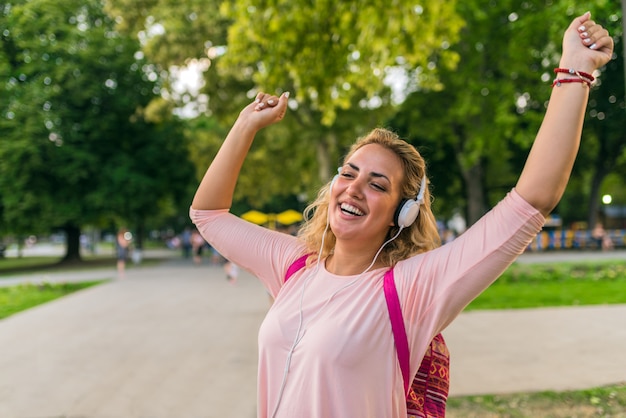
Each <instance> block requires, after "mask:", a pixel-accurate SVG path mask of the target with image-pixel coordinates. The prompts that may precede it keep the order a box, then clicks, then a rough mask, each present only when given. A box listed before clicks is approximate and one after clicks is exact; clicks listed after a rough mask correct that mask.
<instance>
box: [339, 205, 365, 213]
mask: <svg viewBox="0 0 626 418" xmlns="http://www.w3.org/2000/svg"><path fill="white" fill-rule="evenodd" d="M340 209H341V211H342V212H343V213H345V214H347V215H352V216H363V215H365V214H364V213H363V212H362V211H361V210H359V208H357V207H354V206H352V205H349V204H347V203H342V204H341V207H340Z"/></svg>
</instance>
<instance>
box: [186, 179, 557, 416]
mask: <svg viewBox="0 0 626 418" xmlns="http://www.w3.org/2000/svg"><path fill="white" fill-rule="evenodd" d="M190 216H191V218H192V220H193V222H194V223H195V224H196V226H197V227H198V229H199V230H200V232H201V233H202V235H203V236H204V237H205V239H206V240H207V241H208V242H209V243H210V244H211V245H212V246H214V247H215V248H216V249H217V250H218V251H219V252H220V253H221V254H222V255H224V256H225V257H226V258H228V259H229V260H231V261H233V262H235V263H236V264H238V265H240V266H242V267H243V268H245V269H246V270H248V271H249V272H251V273H252V274H253V275H255V276H256V277H258V278H259V279H260V280H261V281H262V282H263V284H264V285H265V286H266V288H267V289H268V291H269V292H270V294H271V295H272V296H273V297H274V298H275V302H274V304H273V305H272V307H271V309H270V310H269V312H268V313H267V315H266V317H265V320H264V321H263V323H262V325H261V328H260V331H259V370H258V385H257V387H258V389H257V390H258V393H257V398H258V417H260V418H268V417H272V416H275V417H280V418H293V417H299V418H314V417H315V418H329V417H359V418H367V417H371V418H398V417H406V404H405V394H404V388H403V380H402V373H401V371H400V366H399V364H398V360H397V356H396V351H395V346H394V340H393V334H392V331H391V323H390V319H389V314H388V311H387V307H386V302H385V296H384V293H383V276H384V273H385V271H386V268H382V269H377V270H372V271H369V272H367V273H365V274H362V275H355V276H337V275H335V274H332V273H330V272H328V271H327V270H326V268H325V266H324V260H322V262H321V263H319V265H317V263H314V264H313V265H311V266H310V267H307V268H304V269H302V270H300V271H298V272H296V273H295V274H294V275H293V276H292V277H291V278H290V279H289V280H288V281H287V283H285V282H284V278H285V273H286V271H287V269H288V267H289V266H290V265H291V263H293V262H294V261H295V260H296V259H297V258H298V257H300V256H302V255H303V254H304V253H306V251H307V250H306V249H305V247H304V245H303V244H302V242H301V241H300V240H298V239H297V238H295V237H293V236H290V235H287V234H283V233H280V232H276V231H272V230H269V229H266V228H262V227H260V226H256V225H254V224H251V223H249V222H246V221H244V220H242V219H240V218H238V217H236V216H234V215H232V214H230V213H228V211H227V210H213V211H206V210H194V209H191V211H190ZM544 221H545V219H544V217H543V216H542V215H541V214H540V213H539V212H538V211H537V210H536V209H535V208H534V207H532V206H531V205H530V204H529V203H527V202H526V201H525V200H524V199H523V198H522V197H521V196H520V195H519V194H518V193H517V192H516V191H515V190H512V191H511V192H510V193H509V194H507V196H506V197H505V198H504V199H503V200H502V201H501V202H500V203H499V204H498V205H497V206H496V207H495V208H494V209H492V210H491V211H490V212H489V213H487V214H486V215H485V216H483V217H482V219H480V220H479V221H478V222H476V223H475V224H474V225H473V226H472V227H470V228H469V229H468V230H467V231H466V232H465V233H463V234H462V235H461V236H460V237H458V238H457V239H455V240H454V241H452V242H450V243H449V244H446V245H444V246H442V247H440V248H437V249H434V250H432V251H429V252H426V253H423V254H419V255H416V256H414V257H411V258H409V259H407V260H403V261H400V262H398V263H397V265H396V266H395V267H394V277H395V282H396V288H397V290H398V295H399V297H400V302H401V306H402V313H403V316H404V322H405V327H406V331H407V336H408V340H409V348H410V351H411V373H412V374H415V373H416V372H417V369H418V367H419V365H420V363H421V360H422V357H423V356H424V353H425V350H426V348H427V346H428V344H429V343H430V341H431V340H432V338H433V337H434V336H435V335H436V334H438V333H439V332H441V331H442V330H443V329H444V328H445V327H446V326H447V325H448V324H449V323H450V322H451V321H452V320H453V319H454V318H455V317H456V316H457V315H458V314H459V313H460V312H461V311H462V310H463V308H464V307H465V306H466V305H467V304H468V303H469V302H471V301H472V300H473V299H474V298H475V297H477V296H478V295H479V294H480V293H481V292H482V291H483V290H484V289H486V288H487V287H488V286H489V285H490V284H491V283H492V282H493V281H494V280H496V278H497V277H498V276H499V275H500V274H501V273H502V272H503V271H504V270H505V269H506V268H507V267H508V266H509V265H510V264H511V263H512V262H513V261H514V260H515V258H516V257H517V256H518V255H519V254H521V253H522V252H523V251H524V250H525V248H526V247H527V246H528V244H529V243H530V241H531V240H532V239H533V237H535V236H536V234H537V233H538V232H539V231H540V230H541V227H542V226H543V224H544ZM301 318H302V323H301ZM300 324H301V325H300ZM299 329H300V332H299V333H298V330H299ZM296 339H298V342H297V343H296V342H295V341H296ZM294 344H295V348H293V347H294ZM291 351H293V352H292V354H291V356H290V352H291ZM288 357H291V358H290V360H288ZM288 363H289V364H288ZM287 369H288V371H287V372H285V370H287ZM274 414H275V415H274Z"/></svg>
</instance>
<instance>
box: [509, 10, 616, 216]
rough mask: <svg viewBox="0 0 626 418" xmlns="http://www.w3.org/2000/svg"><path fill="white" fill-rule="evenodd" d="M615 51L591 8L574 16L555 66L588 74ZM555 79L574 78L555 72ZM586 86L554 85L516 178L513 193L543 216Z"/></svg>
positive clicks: (566, 163)
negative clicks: (521, 168)
mask: <svg viewBox="0 0 626 418" xmlns="http://www.w3.org/2000/svg"><path fill="white" fill-rule="evenodd" d="M612 54H613V39H612V38H611V37H610V36H609V33H608V32H607V31H606V29H604V28H603V27H602V26H600V25H598V24H596V23H595V22H594V21H593V20H591V18H590V14H589V12H587V13H585V14H584V15H582V16H579V17H577V18H575V19H574V20H573V21H572V23H571V24H570V25H569V27H568V28H567V30H566V31H565V34H564V36H563V55H562V57H561V62H560V64H559V68H564V69H573V70H576V71H578V72H579V74H581V73H587V74H592V73H593V72H594V71H595V70H596V69H598V68H600V67H602V66H603V65H605V64H606V63H607V62H608V61H609V60H610V59H611V56H612ZM557 78H574V79H575V78H578V76H577V75H576V74H567V73H557ZM588 97H589V88H588V86H587V84H585V83H578V82H573V83H565V82H564V83H561V85H560V86H554V88H553V89H552V94H551V96H550V102H549V104H548V108H547V110H546V115H545V117H544V119H543V123H542V124H541V128H540V129H539V132H538V134H537V137H536V139H535V142H534V144H533V146H532V148H531V150H530V154H529V156H528V160H527V161H526V164H525V166H524V169H523V171H522V174H521V176H520V178H519V180H518V182H517V185H516V190H517V192H518V193H519V194H520V195H521V196H522V197H523V198H524V199H526V201H528V202H529V203H530V204H531V205H533V206H534V207H535V208H537V209H538V210H539V211H540V212H541V213H542V214H543V215H544V216H546V215H548V214H549V213H550V211H552V209H554V207H555V206H556V205H557V203H558V202H559V200H560V199H561V196H562V195H563V192H564V191H565V187H566V185H567V182H568V180H569V177H570V173H571V171H572V166H573V165H574V160H575V158H576V154H577V152H578V147H579V145H580V139H581V134H582V127H583V120H584V116H585V109H586V107H587V100H588Z"/></svg>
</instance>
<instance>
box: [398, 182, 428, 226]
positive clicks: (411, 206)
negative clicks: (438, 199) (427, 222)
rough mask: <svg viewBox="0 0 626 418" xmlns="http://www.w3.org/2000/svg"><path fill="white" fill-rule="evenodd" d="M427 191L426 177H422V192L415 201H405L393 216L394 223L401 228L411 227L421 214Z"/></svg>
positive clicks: (420, 191)
mask: <svg viewBox="0 0 626 418" xmlns="http://www.w3.org/2000/svg"><path fill="white" fill-rule="evenodd" d="M425 191H426V175H423V176H422V183H421V184H420V190H419V193H418V194H417V197H416V198H415V199H403V200H402V201H401V202H400V204H399V205H398V209H396V213H395V214H394V215H393V223H394V225H396V226H399V227H400V228H407V227H409V226H411V224H412V223H413V222H415V220H416V219H417V215H419V213H420V206H422V205H423V204H424V192H425Z"/></svg>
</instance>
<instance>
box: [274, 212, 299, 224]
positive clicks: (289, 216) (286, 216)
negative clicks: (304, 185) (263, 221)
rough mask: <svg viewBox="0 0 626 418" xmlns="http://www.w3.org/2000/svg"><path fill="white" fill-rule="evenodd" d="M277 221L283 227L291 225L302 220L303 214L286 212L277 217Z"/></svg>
mask: <svg viewBox="0 0 626 418" xmlns="http://www.w3.org/2000/svg"><path fill="white" fill-rule="evenodd" d="M276 220H277V221H278V222H279V223H281V224H283V225H291V224H295V223H296V222H300V221H301V220H302V214H301V213H300V212H297V211H295V210H293V209H289V210H286V211H284V212H281V213H279V214H278V215H276Z"/></svg>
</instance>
